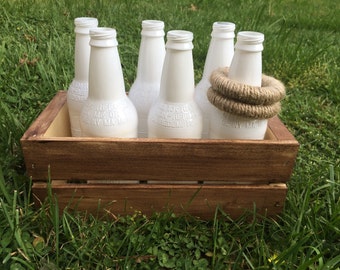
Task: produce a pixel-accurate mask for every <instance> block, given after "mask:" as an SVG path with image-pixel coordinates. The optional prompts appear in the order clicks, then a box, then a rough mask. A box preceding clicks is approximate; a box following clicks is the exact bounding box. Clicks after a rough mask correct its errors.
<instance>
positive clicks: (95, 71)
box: [89, 46, 126, 101]
mask: <svg viewBox="0 0 340 270" xmlns="http://www.w3.org/2000/svg"><path fill="white" fill-rule="evenodd" d="M125 96H126V94H125V85H124V78H123V72H122V68H121V63H120V58H119V54H118V48H117V46H112V47H96V46H92V47H91V55H90V69H89V98H91V99H97V100H107V101H109V100H110V101H112V100H117V99H121V98H123V97H125Z"/></svg>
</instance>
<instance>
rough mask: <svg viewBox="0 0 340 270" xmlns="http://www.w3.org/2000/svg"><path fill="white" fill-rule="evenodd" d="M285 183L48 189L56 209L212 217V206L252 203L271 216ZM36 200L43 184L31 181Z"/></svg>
mask: <svg viewBox="0 0 340 270" xmlns="http://www.w3.org/2000/svg"><path fill="white" fill-rule="evenodd" d="M286 192H287V187H286V185H285V184H275V185H185V186H183V185H142V184H139V185H89V184H68V183H66V182H60V181H55V182H54V183H53V182H52V193H53V194H55V195H56V196H57V198H58V203H59V207H60V209H64V208H65V207H68V208H69V209H75V210H79V211H87V212H89V213H92V214H97V213H98V214H99V215H101V214H102V213H103V212H110V213H112V214H113V215H115V216H117V215H125V214H133V213H134V212H135V211H141V212H142V213H144V214H146V215H148V216H150V215H151V214H152V213H154V212H160V211H167V210H170V211H173V212H174V213H176V214H187V213H189V214H191V215H193V216H197V217H200V218H202V219H212V218H213V217H214V214H215V210H216V207H217V206H218V207H220V208H221V209H222V210H223V211H224V212H226V213H227V214H228V215H230V216H231V217H232V218H237V217H239V216H240V215H242V214H243V213H244V212H245V211H247V210H252V209H254V207H255V206H256V210H257V212H258V213H260V214H262V215H267V216H271V217H275V216H276V215H277V214H279V213H280V212H281V211H282V208H283V205H284V200H285V197H286ZM33 193H34V195H35V198H36V204H38V205H39V204H40V202H41V201H43V200H44V199H45V198H46V196H47V184H46V183H35V184H34V185H33Z"/></svg>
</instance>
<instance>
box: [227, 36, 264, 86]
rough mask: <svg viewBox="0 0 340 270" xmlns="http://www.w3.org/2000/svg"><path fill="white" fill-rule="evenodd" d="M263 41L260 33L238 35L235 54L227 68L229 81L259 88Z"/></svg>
mask: <svg viewBox="0 0 340 270" xmlns="http://www.w3.org/2000/svg"><path fill="white" fill-rule="evenodd" d="M263 40H264V35H263V34H262V33H257V32H240V33H238V36H237V42H236V45H235V54H234V57H233V60H232V62H231V64H230V68H229V78H230V79H232V80H235V81H238V82H240V83H244V84H247V85H251V86H261V80H262V50H263V44H262V42H263Z"/></svg>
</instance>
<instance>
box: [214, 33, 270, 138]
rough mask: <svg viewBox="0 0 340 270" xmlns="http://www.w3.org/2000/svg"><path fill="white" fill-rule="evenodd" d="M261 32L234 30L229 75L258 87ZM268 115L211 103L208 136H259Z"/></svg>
mask: <svg viewBox="0 0 340 270" xmlns="http://www.w3.org/2000/svg"><path fill="white" fill-rule="evenodd" d="M263 41H264V35H263V34H262V33H258V32H252V31H243V32H239V33H238V34H237V42H236V44H235V53H234V57H233V60H232V62H231V64H230V68H229V74H228V78H229V79H231V80H234V81H237V82H240V83H243V84H247V85H251V86H259V87H261V80H262V51H263ZM267 123H268V120H267V119H251V118H246V117H242V116H238V115H234V114H230V113H228V112H224V111H221V110H219V109H218V108H216V107H214V108H213V110H212V112H211V115H210V131H209V134H210V135H209V136H210V138H214V139H259V140H262V139H263V138H264V136H265V133H266V130H267Z"/></svg>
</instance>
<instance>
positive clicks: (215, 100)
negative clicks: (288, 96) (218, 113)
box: [207, 87, 281, 119]
mask: <svg viewBox="0 0 340 270" xmlns="http://www.w3.org/2000/svg"><path fill="white" fill-rule="evenodd" d="M207 97H208V100H209V101H210V103H212V104H213V105H214V106H215V107H217V108H218V109H220V110H222V111H225V112H228V113H230V114H234V115H238V116H242V117H247V118H252V119H268V118H272V117H273V116H275V115H277V114H278V113H279V111H280V109H281V104H280V102H275V103H274V104H272V105H252V104H246V103H242V102H238V101H235V100H233V99H228V98H226V97H225V96H223V95H221V94H220V93H218V92H217V91H215V90H214V89H213V88H212V87H210V88H209V90H208V92H207Z"/></svg>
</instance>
